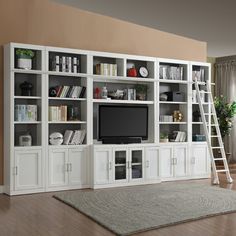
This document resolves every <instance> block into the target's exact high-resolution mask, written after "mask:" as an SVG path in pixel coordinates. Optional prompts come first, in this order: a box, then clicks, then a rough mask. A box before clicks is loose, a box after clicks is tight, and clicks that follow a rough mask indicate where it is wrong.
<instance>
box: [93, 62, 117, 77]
mask: <svg viewBox="0 0 236 236" xmlns="http://www.w3.org/2000/svg"><path fill="white" fill-rule="evenodd" d="M96 74H97V75H106V76H117V64H107V63H100V64H97V65H96Z"/></svg>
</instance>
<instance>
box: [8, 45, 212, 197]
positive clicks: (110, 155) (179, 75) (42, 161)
mask: <svg viewBox="0 0 236 236" xmlns="http://www.w3.org/2000/svg"><path fill="white" fill-rule="evenodd" d="M18 48H20V49H30V50H32V51H33V52H34V54H35V56H34V57H33V60H32V69H28V70H26V69H20V68H18V58H17V56H16V50H17V49H18ZM140 67H144V68H146V69H147V73H148V74H147V76H146V77H142V71H140ZM133 68H135V69H136V71H134V70H133ZM134 72H135V73H134ZM144 72H145V71H144ZM4 77H5V82H4V99H5V108H4V140H5V143H4V158H5V161H4V163H5V164H4V173H5V174H4V181H5V183H4V192H5V193H7V194H9V195H17V194H25V193H35V192H44V191H56V190H68V189H76V188H87V187H91V188H102V187H115V186H126V185H137V184H144V183H159V182H161V181H169V180H178V179H191V178H208V177H210V164H209V159H208V152H207V145H206V142H205V141H204V135H203V134H204V133H203V126H202V123H201V121H200V120H199V117H198V114H197V111H198V109H199V108H198V101H197V100H194V98H193V96H194V84H193V83H192V81H193V79H195V78H198V77H199V78H200V79H201V80H202V81H203V82H204V81H208V80H210V65H209V64H207V63H199V62H189V61H182V60H172V59H163V58H154V57H145V56H135V55H127V54H116V53H107V52H94V51H85V50H77V49H67V48H57V47H47V46H37V45H30V44H18V43H10V44H8V45H6V46H5V48H4ZM23 83H26V85H27V86H29V83H30V86H32V89H31V91H30V94H24V93H22V88H21V87H22V84H23ZM140 88H141V89H144V90H146V92H145V93H139V89H140ZM204 89H205V88H204V85H202V90H204ZM82 91H83V92H82ZM104 94H105V95H104ZM106 96H107V97H108V98H106ZM205 103H206V104H205V109H206V111H208V110H209V109H210V104H209V102H208V101H207V100H205ZM104 104H106V105H109V104H110V105H122V106H129V105H132V106H137V107H138V106H147V107H148V138H147V140H143V141H142V143H140V144H127V145H124V144H120V145H115V144H111V145H108V144H102V143H101V142H100V141H99V140H98V109H99V106H100V105H104ZM22 106H23V109H25V107H26V108H29V109H34V108H35V106H36V107H37V115H35V118H34V119H33V118H32V116H31V115H30V119H28V118H27V119H23V118H22V117H21V116H16V111H15V107H17V109H22ZM33 111H34V110H33ZM174 112H175V116H174V117H173V114H174ZM193 112H194V115H193ZM180 113H181V114H180ZM17 114H18V113H17ZM27 114H28V113H27ZM30 114H31V113H30ZM55 114H56V115H55ZM19 117H20V118H19ZM23 117H24V116H23ZM209 122H210V117H209ZM9 128H10V129H9ZM66 130H71V131H73V132H74V131H76V130H85V132H86V136H85V139H84V140H83V142H82V143H81V144H79V143H78V144H77V145H63V144H62V145H51V144H50V142H49V139H50V135H51V134H52V133H55V132H59V133H62V134H63V135H64V134H65V132H66ZM27 134H30V136H31V138H32V143H31V145H30V146H22V143H20V141H19V140H20V137H21V136H22V135H27ZM173 134H175V136H174V135H173ZM163 135H164V136H167V138H168V139H169V142H168V143H162V140H161V139H162V138H163ZM177 136H178V138H177ZM180 137H182V138H180ZM171 141H172V142H171Z"/></svg>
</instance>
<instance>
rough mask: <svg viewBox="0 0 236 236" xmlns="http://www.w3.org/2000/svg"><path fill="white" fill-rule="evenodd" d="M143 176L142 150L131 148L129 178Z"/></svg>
mask: <svg viewBox="0 0 236 236" xmlns="http://www.w3.org/2000/svg"><path fill="white" fill-rule="evenodd" d="M141 178H143V150H142V149H139V150H131V179H141Z"/></svg>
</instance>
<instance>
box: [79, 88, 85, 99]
mask: <svg viewBox="0 0 236 236" xmlns="http://www.w3.org/2000/svg"><path fill="white" fill-rule="evenodd" d="M85 92H86V87H82V90H81V93H80V96H79V97H80V98H83V97H84V95H85Z"/></svg>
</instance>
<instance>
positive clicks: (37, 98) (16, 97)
mask: <svg viewBox="0 0 236 236" xmlns="http://www.w3.org/2000/svg"><path fill="white" fill-rule="evenodd" d="M14 98H15V99H29V100H30V99H32V100H40V99H42V97H38V96H14Z"/></svg>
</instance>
